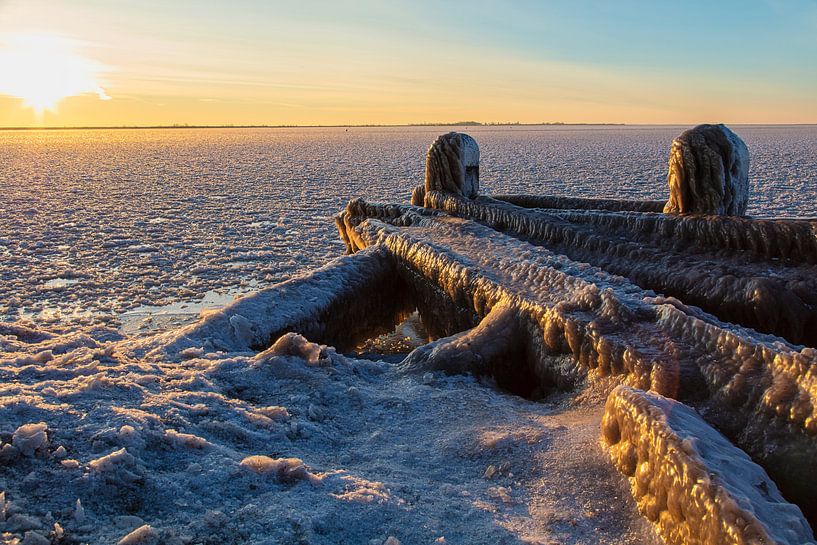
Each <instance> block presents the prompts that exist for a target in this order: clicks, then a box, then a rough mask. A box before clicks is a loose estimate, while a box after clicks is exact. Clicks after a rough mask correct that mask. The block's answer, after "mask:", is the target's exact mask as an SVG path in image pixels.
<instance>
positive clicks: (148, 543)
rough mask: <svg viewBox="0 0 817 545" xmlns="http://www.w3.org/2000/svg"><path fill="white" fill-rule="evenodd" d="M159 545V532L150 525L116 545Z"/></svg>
mask: <svg viewBox="0 0 817 545" xmlns="http://www.w3.org/2000/svg"><path fill="white" fill-rule="evenodd" d="M158 543H159V532H157V531H156V530H155V529H153V528H152V527H151V526H150V525H149V524H145V525H143V526H140V527H139V528H137V529H136V530H134V531H132V532H131V533H129V534H128V535H126V536H125V537H123V538H122V539H120V540H119V541H117V542H116V545H156V544H158Z"/></svg>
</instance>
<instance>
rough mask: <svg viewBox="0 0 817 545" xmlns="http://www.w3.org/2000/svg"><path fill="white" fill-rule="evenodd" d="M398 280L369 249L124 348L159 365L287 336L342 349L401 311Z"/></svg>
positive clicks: (389, 263)
mask: <svg viewBox="0 0 817 545" xmlns="http://www.w3.org/2000/svg"><path fill="white" fill-rule="evenodd" d="M397 282H398V280H397V276H396V273H395V266H394V261H393V259H391V257H390V256H389V254H388V252H387V251H386V250H385V249H384V248H378V247H372V248H367V249H365V250H363V251H361V252H358V253H356V254H354V255H351V256H344V257H340V258H338V259H335V260H334V261H332V262H330V263H329V264H327V265H326V266H324V267H321V268H319V269H316V270H314V271H311V272H309V273H307V274H305V275H303V276H300V277H297V278H293V279H292V280H288V281H286V282H283V283H281V284H276V285H275V286H271V287H269V288H265V289H263V290H261V291H258V292H256V293H253V294H252V295H248V296H246V297H243V298H241V299H237V300H236V301H234V302H233V303H231V304H229V305H227V306H226V307H224V308H221V309H219V310H217V311H213V312H210V313H207V314H206V315H205V316H203V317H202V318H201V319H200V320H199V321H198V322H196V323H194V324H191V325H189V326H186V327H183V328H180V329H176V330H172V331H169V332H167V333H162V334H159V335H156V336H154V337H149V338H147V339H144V340H135V341H129V342H127V343H124V344H122V345H120V347H119V351H120V352H124V353H126V354H131V355H133V356H136V357H145V358H149V359H154V360H174V359H178V358H179V357H181V356H180V355H181V353H182V352H183V351H184V350H185V349H202V348H203V349H205V351H215V350H222V351H226V352H248V351H253V350H260V349H264V348H266V347H268V346H270V345H271V344H272V343H273V342H274V341H275V340H276V339H278V338H279V337H280V336H281V335H283V334H284V333H288V332H297V333H300V334H302V335H305V336H307V337H308V338H310V339H313V340H315V341H316V342H321V343H327V344H333V345H335V346H342V345H344V344H345V343H349V342H352V343H353V342H354V341H355V339H356V338H357V337H359V336H363V335H365V334H366V333H368V332H369V331H371V330H372V328H373V326H376V325H380V324H379V322H381V321H388V320H389V319H390V318H391V317H393V315H394V314H395V313H397V312H399V311H400V310H402V309H401V308H399V307H400V305H401V301H400V300H399V299H400V298H399V297H398V296H397V295H394V294H400V293H404V292H405V288H404V286H402V285H398V284H397ZM384 294H390V295H389V296H384Z"/></svg>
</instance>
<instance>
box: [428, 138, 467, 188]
mask: <svg viewBox="0 0 817 545" xmlns="http://www.w3.org/2000/svg"><path fill="white" fill-rule="evenodd" d="M425 191H426V192H429V191H445V192H448V193H453V194H455V195H460V196H462V197H465V198H467V199H473V198H474V197H476V196H477V195H479V146H478V145H477V142H476V140H474V139H473V138H471V137H470V136H468V135H467V134H463V133H459V132H449V133H447V134H443V135H441V136H439V137H437V139H436V140H435V141H434V143H432V144H431V147H429V148H428V153H427V155H426V179H425Z"/></svg>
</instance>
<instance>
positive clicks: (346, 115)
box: [0, 0, 817, 126]
mask: <svg viewBox="0 0 817 545" xmlns="http://www.w3.org/2000/svg"><path fill="white" fill-rule="evenodd" d="M28 35H37V36H51V37H56V38H57V39H59V40H61V42H59V43H64V44H67V45H66V47H70V49H71V51H72V54H73V55H81V57H82V58H83V59H85V60H87V61H88V66H92V67H93V75H94V76H95V79H96V84H98V86H99V87H100V89H94V88H93V85H85V84H79V85H76V86H74V87H73V88H72V89H73V92H76V93H81V94H78V95H75V96H70V97H68V98H65V99H63V100H61V101H60V102H59V103H58V104H57V106H56V108H54V109H53V111H45V112H43V113H37V112H36V111H35V110H34V109H33V108H31V107H28V106H26V105H25V104H24V102H23V100H22V99H21V98H19V97H13V96H9V95H10V94H13V93H14V92H15V91H14V89H15V87H14V86H13V85H12V82H13V78H15V77H17V76H18V75H16V74H9V73H8V71H6V72H5V73H0V78H3V79H6V84H5V85H4V84H3V79H0V126H32V125H60V126H64V125H152V124H162V125H167V124H185V123H186V124H306V125H309V124H365V123H382V124H388V123H420V122H432V121H443V122H454V121H460V120H478V121H520V122H527V123H531V122H540V121H545V122H548V121H562V122H613V123H617V122H623V123H683V124H690V123H698V122H726V123H815V122H817V0H758V1H752V0H745V1H713V0H709V1H698V0H692V1H689V0H688V1H684V2H670V1H646V0H645V1H627V0H618V1H612V0H611V1H606V0H605V1H602V0H595V1H580V0H573V1H568V0H565V1H557V0H553V1H545V0H542V1H532V0H531V1H522V0H520V1H512V0H505V1H495V2H492V1H471V2H464V1H445V2H440V1H417V0H414V1H405V2H402V1H401V2H398V1H387V0H381V1H369V0H355V1H331V2H330V1H326V2H323V1H312V0H299V1H297V2H292V1H286V2H283V1H282V2H278V1H269V0H225V1H216V0H0V54H1V53H2V52H3V50H4V49H5V52H6V53H7V54H8V53H9V52H11V53H14V48H19V47H20V45H19V38H20V36H23V37H25V36H28ZM15 44H18V45H15ZM27 70H40V72H43V71H45V72H47V74H46V75H45V76H43V77H42V78H41V79H42V80H43V81H45V82H49V81H50V80H49V74H51V73H52V72H53V70H52V69H45V70H41V69H40V68H39V67H36V66H33V67H29V68H27ZM40 75H41V74H40ZM58 77H59V76H58ZM52 79H53V77H52ZM35 81H39V80H35ZM60 85H61V84H60V83H59V82H57V83H55V84H54V87H55V88H56V89H60V88H61V87H60ZM3 93H5V94H3ZM108 98H109V100H107V99H108Z"/></svg>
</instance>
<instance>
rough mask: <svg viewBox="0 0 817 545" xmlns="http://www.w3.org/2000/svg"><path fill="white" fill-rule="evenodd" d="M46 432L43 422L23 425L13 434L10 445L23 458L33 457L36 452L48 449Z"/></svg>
mask: <svg viewBox="0 0 817 545" xmlns="http://www.w3.org/2000/svg"><path fill="white" fill-rule="evenodd" d="M47 430H48V425H47V424H46V423H45V422H39V423H37V424H23V425H22V426H20V427H19V428H17V431H15V432H14V435H13V436H12V439H11V443H12V445H14V447H15V448H17V450H19V451H20V453H21V454H22V455H23V456H34V454H35V452H36V451H41V450H45V449H46V448H48V435H47V434H46V431H47Z"/></svg>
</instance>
